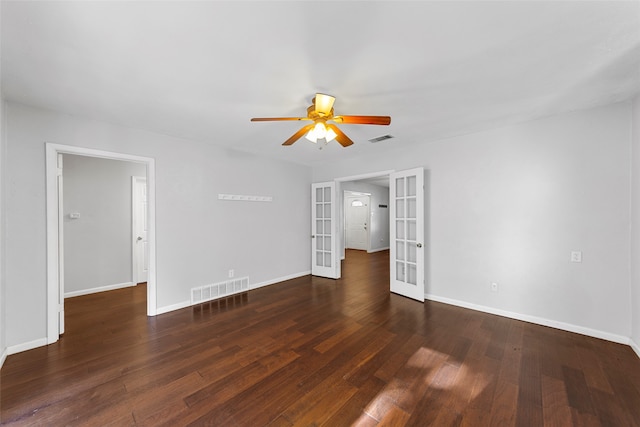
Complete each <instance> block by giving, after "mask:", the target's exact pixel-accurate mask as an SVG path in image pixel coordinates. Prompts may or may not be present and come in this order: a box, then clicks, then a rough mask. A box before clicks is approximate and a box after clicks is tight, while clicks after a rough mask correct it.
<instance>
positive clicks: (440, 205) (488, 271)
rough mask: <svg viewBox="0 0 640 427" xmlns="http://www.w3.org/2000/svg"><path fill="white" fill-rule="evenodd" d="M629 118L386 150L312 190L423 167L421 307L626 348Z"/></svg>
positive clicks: (602, 116) (323, 171)
mask: <svg viewBox="0 0 640 427" xmlns="http://www.w3.org/2000/svg"><path fill="white" fill-rule="evenodd" d="M629 112H630V104H629V103H622V104H616V105H611V106H606V107H602V108H596V109H592V110H588V111H579V112H574V113H570V114H564V115H558V116H554V117H550V118H546V119H542V120H537V121H532V122H528V123H522V124H518V125H514V126H510V127H505V128H501V129H495V130H492V131H486V132H482V133H476V134H471V135H466V136H460V137H455V138H450V139H447V140H442V141H437V142H433V143H423V144H416V145H413V146H411V147H410V148H406V149H399V148H397V145H396V146H394V144H393V142H390V143H389V144H388V146H387V151H386V152H383V153H381V152H377V153H376V154H375V155H371V156H362V157H361V158H359V159H358V161H353V160H351V161H343V162H336V163H332V164H330V165H326V166H324V167H318V168H314V173H313V175H314V176H313V179H314V181H326V180H330V179H332V178H335V177H341V176H349V175H358V174H366V173H372V172H375V171H382V170H389V169H395V170H402V169H408V168H412V167H416V166H423V167H424V168H425V169H427V170H428V176H429V179H428V185H426V188H427V190H426V191H427V198H428V205H429V206H430V212H429V213H428V215H427V218H429V223H428V224H426V225H427V227H426V228H427V230H429V233H430V242H429V243H428V244H429V249H430V254H431V255H430V260H429V263H428V265H430V269H429V271H428V272H427V283H428V285H427V294H429V295H430V297H431V298H434V299H438V300H441V301H447V302H451V303H456V304H460V305H465V306H469V307H473V308H479V309H484V310H487V311H493V312H498V313H501V314H506V315H511V316H512V317H519V318H523V319H527V320H532V321H536V322H539V323H544V324H549V325H554V326H559V327H562V328H564V329H570V330H574V331H578V332H582V333H586V334H589V335H595V336H601V337H604V338H608V339H612V340H615V341H622V342H628V337H629V336H630V333H631V328H630V325H631V309H630V304H629V279H630V277H629V245H630V241H629V212H630V197H629V194H630V167H629V166H630V165H629V156H630V131H629V129H630V113H629ZM400 132H401V130H400ZM394 134H395V133H394ZM397 136H398V137H399V138H402V135H401V133H400V134H398V135H397ZM571 251H582V252H583V262H582V263H571V262H569V259H570V252H571ZM491 282H497V283H498V284H499V292H497V293H492V292H491V291H490V283H491Z"/></svg>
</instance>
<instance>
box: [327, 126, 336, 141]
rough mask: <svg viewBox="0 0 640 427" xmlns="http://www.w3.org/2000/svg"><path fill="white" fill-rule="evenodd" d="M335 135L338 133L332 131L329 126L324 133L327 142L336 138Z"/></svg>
mask: <svg viewBox="0 0 640 427" xmlns="http://www.w3.org/2000/svg"><path fill="white" fill-rule="evenodd" d="M336 136H338V135H337V134H336V133H335V132H334V131H333V129H331V128H329V129H327V133H326V135H325V136H324V137H325V139H326V140H327V142H331V141H333V140H334V139H336Z"/></svg>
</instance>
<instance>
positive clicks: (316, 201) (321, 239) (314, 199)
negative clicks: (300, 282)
mask: <svg viewBox="0 0 640 427" xmlns="http://www.w3.org/2000/svg"><path fill="white" fill-rule="evenodd" d="M336 211H337V209H336V184H335V182H322V183H317V184H312V185H311V274H313V275H314V276H322V277H328V278H331V279H339V278H340V260H339V259H338V257H337V253H338V238H337V237H338V236H337V234H338V233H337V229H338V228H337V221H336Z"/></svg>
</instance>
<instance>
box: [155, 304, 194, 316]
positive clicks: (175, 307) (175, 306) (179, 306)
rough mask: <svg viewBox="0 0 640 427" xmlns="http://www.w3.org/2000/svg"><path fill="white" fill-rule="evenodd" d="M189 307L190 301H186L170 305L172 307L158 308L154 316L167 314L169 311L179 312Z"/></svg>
mask: <svg viewBox="0 0 640 427" xmlns="http://www.w3.org/2000/svg"><path fill="white" fill-rule="evenodd" d="M190 305H191V301H190V300H188V301H183V302H179V303H177V304H172V305H166V306H164V307H159V308H158V309H157V310H156V315H158V314H164V313H168V312H170V311H175V310H180V309H183V308H187V307H189V306H190Z"/></svg>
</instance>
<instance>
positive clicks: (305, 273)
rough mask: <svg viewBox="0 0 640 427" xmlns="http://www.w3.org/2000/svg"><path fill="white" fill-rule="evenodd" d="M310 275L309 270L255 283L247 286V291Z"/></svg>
mask: <svg viewBox="0 0 640 427" xmlns="http://www.w3.org/2000/svg"><path fill="white" fill-rule="evenodd" d="M310 274H311V270H309V271H303V272H300V273H294V274H289V275H288V276H284V277H279V278H277V279H273V280H267V281H265V282H260V283H255V284H253V285H252V284H249V290H251V289H258V288H263V287H265V286H269V285H275V284H276V283H280V282H284V281H287V280H291V279H297V278H298V277H302V276H308V275H310Z"/></svg>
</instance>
